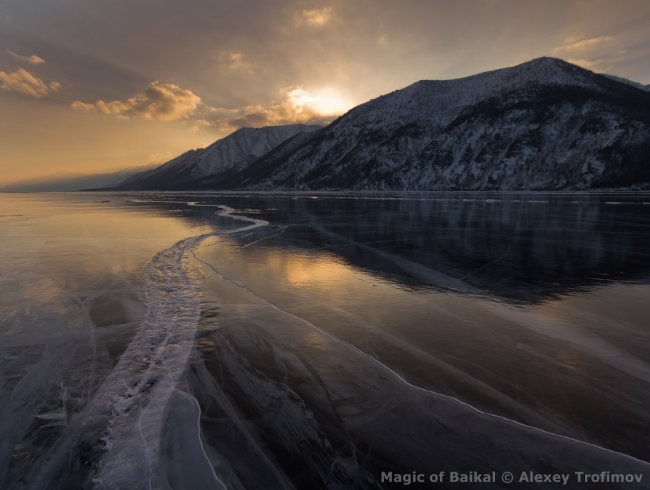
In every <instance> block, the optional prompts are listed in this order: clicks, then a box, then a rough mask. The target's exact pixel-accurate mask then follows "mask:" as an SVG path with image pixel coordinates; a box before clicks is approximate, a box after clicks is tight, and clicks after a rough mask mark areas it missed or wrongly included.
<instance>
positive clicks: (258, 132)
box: [118, 124, 321, 190]
mask: <svg viewBox="0 0 650 490" xmlns="http://www.w3.org/2000/svg"><path fill="white" fill-rule="evenodd" d="M320 127H321V126H312V125H305V124H291V125H287V126H268V127H263V128H241V129H238V130H237V131H235V132H234V133H232V134H230V135H228V136H226V137H225V138H222V139H220V140H217V141H215V142H214V143H212V144H211V145H210V146H208V147H207V148H204V149H203V148H202V149H198V150H190V151H188V152H186V153H183V154H182V155H180V156H178V157H176V158H174V159H173V160H170V161H169V162H167V163H165V164H163V165H161V166H160V167H157V168H155V169H153V170H149V171H147V172H142V173H140V174H137V175H134V176H132V177H129V178H128V179H126V180H124V181H123V182H122V183H121V184H120V185H119V186H118V188H120V189H124V190H147V189H149V190H154V189H155V190H162V189H187V188H191V187H192V186H193V185H195V183H197V182H199V181H201V180H203V179H210V178H213V177H215V176H218V175H219V174H221V173H223V172H226V171H228V170H231V169H237V170H243V169H244V168H245V167H246V165H248V164H249V163H251V162H252V161H254V160H256V159H257V158H258V157H260V156H262V155H264V154H265V153H267V152H268V151H269V150H271V149H273V148H275V147H276V146H277V145H279V144H280V143H282V142H283V141H285V140H287V139H289V138H291V137H292V136H295V135H296V134H299V133H307V132H310V131H314V130H316V129H319V128H320Z"/></svg>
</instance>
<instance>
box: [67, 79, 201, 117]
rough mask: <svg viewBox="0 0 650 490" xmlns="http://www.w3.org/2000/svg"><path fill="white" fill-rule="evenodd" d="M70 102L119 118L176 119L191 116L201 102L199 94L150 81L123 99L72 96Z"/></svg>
mask: <svg viewBox="0 0 650 490" xmlns="http://www.w3.org/2000/svg"><path fill="white" fill-rule="evenodd" d="M70 105H71V107H72V108H73V109H76V110H80V111H83V112H95V111H97V112H100V113H102V114H106V115H109V116H115V117H118V118H120V119H125V118H128V117H129V116H132V115H137V116H141V117H143V118H145V119H156V120H159V121H178V120H183V119H190V118H191V116H192V115H193V114H194V112H195V111H196V109H197V108H198V107H199V106H200V105H201V97H199V96H198V95H196V94H194V93H193V92H192V91H191V90H187V89H183V88H181V87H179V86H178V85H176V84H174V83H160V82H152V83H151V84H150V85H149V87H147V88H146V89H144V90H142V91H140V92H138V93H137V94H135V95H134V96H133V97H131V98H129V99H126V100H113V101H108V102H107V101H104V100H98V101H97V102H95V103H89V102H83V101H81V100H75V101H74V102H72V104H70Z"/></svg>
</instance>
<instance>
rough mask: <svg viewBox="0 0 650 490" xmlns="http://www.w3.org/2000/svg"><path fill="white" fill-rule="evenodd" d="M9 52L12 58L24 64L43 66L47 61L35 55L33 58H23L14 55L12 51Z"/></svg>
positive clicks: (16, 54)
mask: <svg viewBox="0 0 650 490" xmlns="http://www.w3.org/2000/svg"><path fill="white" fill-rule="evenodd" d="M7 51H8V52H9V54H10V55H11V57H12V58H14V59H15V60H18V61H20V62H23V63H29V64H30V65H42V64H43V63H45V60H44V59H43V58H41V57H40V56H36V55H35V54H33V55H31V56H23V55H21V54H18V53H14V52H13V51H11V50H7Z"/></svg>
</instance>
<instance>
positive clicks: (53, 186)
mask: <svg viewBox="0 0 650 490" xmlns="http://www.w3.org/2000/svg"><path fill="white" fill-rule="evenodd" d="M156 166H157V165H146V166H143V167H138V168H131V169H125V170H116V171H114V172H106V173H97V174H78V173H64V174H52V175H45V176H41V177H36V178H32V179H26V180H21V181H19V182H14V183H10V184H5V185H2V186H0V192H69V191H78V190H82V189H90V188H105V187H112V186H116V185H119V184H120V183H122V182H124V180H125V179H127V178H129V177H131V176H133V175H137V174H140V173H142V172H144V171H147V170H150V169H151V168H155V167H156Z"/></svg>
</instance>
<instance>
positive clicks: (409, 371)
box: [0, 193, 650, 489]
mask: <svg viewBox="0 0 650 490" xmlns="http://www.w3.org/2000/svg"><path fill="white" fill-rule="evenodd" d="M14 199H18V198H14ZM42 199H44V201H42ZM39 200H41V201H40V202H39ZM647 200H648V199H647V196H645V197H644V196H632V195H617V196H616V197H615V198H613V197H611V196H608V197H607V196H606V197H602V198H593V197H588V196H587V197H585V196H581V195H567V196H562V197H557V196H554V195H522V194H518V195H513V196H509V195H500V196H499V197H498V198H495V197H493V195H492V197H491V196H490V195H483V194H474V195H471V194H470V195H468V194H464V195H458V196H456V195H452V196H450V195H442V194H440V195H436V194H429V195H407V196H402V195H374V196H373V195H355V194H347V195H344V194H340V195H335V196H328V195H325V194H307V195H289V196H283V195H269V196H266V195H255V194H251V195H246V196H240V195H232V194H223V195H220V194H218V195H211V194H205V193H203V194H201V193H195V194H191V195H181V194H164V193H151V194H130V195H128V194H126V195H99V196H97V195H93V194H87V195H80V196H50V197H47V198H43V197H39V198H34V197H25V198H20V199H19V200H18V201H10V204H11V206H13V208H14V209H12V208H11V207H10V208H9V211H8V212H7V213H6V215H7V216H3V217H0V219H2V220H4V221H3V225H5V228H4V229H5V234H4V235H3V236H2V238H1V242H0V245H1V246H2V248H3V251H4V252H5V257H7V258H8V259H9V260H3V261H2V262H1V263H0V266H1V267H2V270H1V272H2V274H0V281H2V284H3V294H2V295H0V312H1V313H2V317H1V318H2V319H1V320H0V339H1V340H0V355H1V356H2V362H1V363H0V381H1V383H0V389H1V391H0V394H1V396H0V410H1V413H2V418H1V419H0V477H1V478H2V487H3V488H11V489H13V488H55V489H57V488H60V489H67V488H110V489H112V488H129V489H131V488H133V489H137V488H147V489H148V488H173V489H177V488H182V489H184V488H193V489H194V488H197V489H202V488H206V489H208V488H228V489H257V488H260V489H262V488H263V489H266V488H287V489H291V488H300V489H302V488H380V487H381V485H380V483H379V477H380V474H381V472H382V471H399V472H412V471H418V472H424V473H433V472H438V471H442V470H445V471H452V470H459V471H460V470H474V471H493V470H494V471H505V470H509V471H517V470H524V469H525V470H531V471H534V470H536V471H543V472H549V471H561V472H572V471H575V470H579V471H598V472H600V471H612V472H616V473H621V472H623V473H626V472H633V473H643V474H644V475H648V463H647V462H646V461H647V459H648V453H647V442H648V433H647V426H648V425H647V424H648V422H649V419H648V413H647V405H648V402H650V390H649V389H648V379H649V377H648V372H649V370H648V366H647V362H646V359H647V358H648V357H647V356H648V351H647V346H648V345H649V342H648V340H649V338H648V335H649V332H648V331H647V328H645V324H643V323H640V322H639V320H638V319H639V318H645V317H647V314H648V313H650V312H649V311H648V304H650V302H649V301H648V297H649V295H650V293H649V291H648V281H647V271H649V270H650V261H648V259H647V253H646V251H647V245H648V243H650V236H648V234H647V229H646V226H645V224H644V222H643V220H642V219H639V218H640V217H642V213H643V212H644V211H643V210H644V206H643V202H647ZM96 201H107V202H96ZM535 201H539V202H535ZM614 201H616V202H625V203H627V205H625V206H611V205H609V204H607V203H608V202H614ZM75 213H76V214H75ZM16 215H22V216H16ZM40 215H43V216H42V217H39V216H40ZM384 487H385V485H384ZM494 488H499V485H498V484H497V485H494ZM540 488H543V487H540ZM611 488H626V487H625V486H618V487H617V486H615V485H612V486H611ZM629 488H634V487H629Z"/></svg>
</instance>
